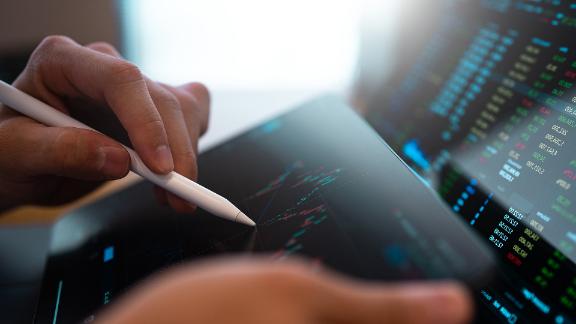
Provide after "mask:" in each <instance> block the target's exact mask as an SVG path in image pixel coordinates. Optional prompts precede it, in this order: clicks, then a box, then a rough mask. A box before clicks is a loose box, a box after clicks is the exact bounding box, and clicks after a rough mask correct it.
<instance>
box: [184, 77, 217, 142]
mask: <svg viewBox="0 0 576 324" xmlns="http://www.w3.org/2000/svg"><path fill="white" fill-rule="evenodd" d="M176 89H177V90H178V91H176V92H177V94H180V95H181V97H179V98H180V99H181V100H182V101H183V102H184V103H186V104H185V105H184V106H185V107H189V108H190V109H185V111H186V112H187V113H188V115H186V117H187V119H186V120H187V121H188V123H191V125H189V126H190V127H191V128H194V127H199V135H203V134H204V133H206V131H207V130H208V121H209V118H210V101H211V99H210V92H209V91H208V88H206V86H205V85H203V84H202V83H198V82H191V83H187V84H184V85H181V86H179V87H177V88H176ZM192 123H193V124H192Z"/></svg>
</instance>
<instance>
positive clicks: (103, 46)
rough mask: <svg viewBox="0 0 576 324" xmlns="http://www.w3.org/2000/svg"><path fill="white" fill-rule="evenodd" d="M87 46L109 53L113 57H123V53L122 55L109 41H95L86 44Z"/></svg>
mask: <svg viewBox="0 0 576 324" xmlns="http://www.w3.org/2000/svg"><path fill="white" fill-rule="evenodd" d="M86 47H87V48H89V49H91V50H94V51H97V52H100V53H103V54H107V55H110V56H113V57H118V58H121V57H122V55H120V52H118V51H117V50H116V48H114V46H112V45H110V44H109V43H106V42H95V43H90V44H88V45H86Z"/></svg>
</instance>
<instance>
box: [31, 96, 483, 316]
mask: <svg viewBox="0 0 576 324" xmlns="http://www.w3.org/2000/svg"><path fill="white" fill-rule="evenodd" d="M199 168H200V176H199V182H200V183H201V184H202V185H204V186H206V187H208V188H210V189H212V190H214V191H216V192H218V193H220V194H222V195H224V196H226V197H227V198H228V199H229V200H230V201H231V202H233V203H234V204H236V205H237V206H238V207H239V208H240V209H241V210H243V211H244V212H245V213H246V214H247V215H248V216H249V217H251V218H252V219H253V220H254V221H255V222H256V223H257V226H256V227H255V228H251V227H247V226H244V225H240V224H235V223H232V222H229V221H225V220H221V219H218V218H216V217H214V216H211V215H208V214H207V213H205V212H203V211H201V210H198V212H197V213H196V214H195V215H180V214H175V213H173V212H172V211H171V210H170V209H169V208H167V207H162V206H159V205H158V204H157V203H156V202H155V200H154V198H153V195H152V192H151V185H149V184H148V183H141V184H138V185H136V186H134V187H131V188H129V189H127V190H124V191H123V192H120V193H118V194H115V195H113V196H110V197H108V198H107V199H105V200H102V201H100V202H97V203H95V204H93V205H90V206H87V207H85V208H82V209H80V210H77V211H75V212H73V213H72V214H70V215H68V216H67V217H65V218H64V219H62V220H61V221H59V222H58V223H57V224H56V225H55V227H54V232H53V240H52V244H51V257H50V259H49V262H48V267H47V274H46V278H45V282H44V287H43V293H42V298H41V300H40V304H39V309H38V310H39V312H38V318H39V319H40V320H41V321H42V320H45V319H48V318H50V319H52V320H54V321H55V322H56V323H67V322H77V321H79V320H83V319H87V320H91V319H93V318H94V314H97V311H98V310H99V309H101V308H102V307H103V306H105V305H106V304H109V303H111V302H114V300H115V299H116V298H118V296H120V295H121V294H122V293H123V292H124V291H126V290H127V289H128V288H129V287H130V286H132V285H133V284H134V283H136V282H138V281H139V280H141V279H143V278H145V277H147V276H149V275H150V274H152V273H154V272H156V271H158V270H159V269H162V268H164V267H167V266H170V265H173V264H176V263H179V262H183V261H189V260H194V259H199V258H203V257H205V256H211V255H218V254H223V253H243V254H255V253H258V254H264V255H265V257H268V258H270V259H271V260H282V259H285V258H288V257H291V256H302V257H306V258H308V259H310V261H311V262H312V263H314V264H317V265H318V266H325V267H329V268H332V269H334V270H337V271H340V272H344V273H346V274H349V275H353V276H356V277H360V278H364V279H368V280H399V279H404V280H409V279H425V278H430V279H432V278H457V279H460V280H463V281H465V282H466V283H468V284H469V285H478V284H481V283H483V282H484V281H485V280H486V279H487V278H488V275H489V272H490V271H489V270H490V268H491V265H492V261H491V255H490V254H489V253H488V252H487V249H485V248H484V247H483V246H482V245H480V244H479V243H478V241H477V239H476V237H475V236H474V234H473V233H471V232H468V230H467V228H466V227H465V226H464V225H463V224H461V222H460V221H459V220H458V219H456V218H454V217H453V215H452V214H451V213H450V212H449V211H448V210H447V209H446V208H445V207H444V205H443V203H441V202H440V200H439V199H438V198H437V197H436V196H435V195H434V193H433V192H432V191H431V190H430V189H429V188H427V186H426V184H425V183H424V182H422V181H421V180H420V179H419V178H418V177H417V176H416V175H415V174H413V173H412V172H411V171H410V170H409V169H408V167H406V166H405V165H404V164H403V162H401V161H400V160H399V159H398V157H397V156H396V155H395V154H394V153H393V152H392V151H391V150H390V149H389V148H388V146H387V145H386V144H385V143H384V142H383V141H382V140H381V139H380V138H379V137H378V135H376V133H375V132H374V131H373V130H372V129H371V128H370V127H369V126H368V125H367V124H366V123H365V122H364V121H363V120H362V119H361V118H360V117H358V116H357V115H356V114H355V113H354V112H353V111H352V110H351V109H350V108H348V107H347V106H346V105H345V104H343V103H342V102H341V101H340V100H339V99H337V98H333V97H325V98H321V99H318V100H315V101H313V102H310V103H308V104H305V105H303V106H302V107H300V108H298V109H295V110H293V111H291V112H289V113H287V114H285V115H283V116H281V117H279V118H276V119H273V120H270V121H268V122H266V123H264V124H263V125H260V126H259V127H256V128H254V129H253V130H251V131H249V132H247V133H245V134H243V135H241V136H239V137H237V138H235V139H233V140H231V141H228V142H226V143H224V144H222V145H220V146H218V147H216V148H214V149H212V150H210V151H208V152H205V153H203V154H202V155H201V156H200V158H199Z"/></svg>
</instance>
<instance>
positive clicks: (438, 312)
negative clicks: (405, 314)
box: [406, 285, 471, 324]
mask: <svg viewBox="0 0 576 324" xmlns="http://www.w3.org/2000/svg"><path fill="white" fill-rule="evenodd" d="M406 293H407V295H408V296H407V297H409V298H410V300H412V301H413V303H414V304H413V305H414V308H415V309H419V310H420V311H422V312H423V314H426V316H425V317H426V318H427V319H429V323H448V324H449V323H454V324H456V323H465V322H467V321H469V320H470V316H471V302H470V300H469V297H468V295H467V294H466V292H465V291H464V290H463V289H461V288H459V287H457V286H455V285H447V286H444V285H442V286H438V285H431V286H429V287H414V288H412V289H410V290H409V291H406Z"/></svg>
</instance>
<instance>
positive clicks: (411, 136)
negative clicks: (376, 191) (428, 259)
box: [367, 0, 576, 323]
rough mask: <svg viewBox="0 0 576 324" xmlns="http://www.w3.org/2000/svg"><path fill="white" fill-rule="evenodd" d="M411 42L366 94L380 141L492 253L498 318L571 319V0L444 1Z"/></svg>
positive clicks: (487, 295)
mask: <svg viewBox="0 0 576 324" xmlns="http://www.w3.org/2000/svg"><path fill="white" fill-rule="evenodd" d="M438 5H440V6H441V11H442V14H441V15H440V17H441V19H440V20H439V21H437V23H436V25H435V26H436V27H435V29H434V30H433V31H432V33H431V35H430V37H429V38H428V39H427V41H426V42H425V43H424V44H423V45H422V47H421V52H420V53H419V54H418V55H417V57H416V58H415V60H414V61H413V62H410V63H409V64H406V65H404V66H409V68H408V69H407V70H406V71H401V72H397V73H396V76H395V77H394V78H393V79H392V80H391V82H390V83H389V84H386V85H385V86H384V87H383V90H382V91H381V92H380V94H378V95H376V96H374V97H373V98H372V99H371V100H369V104H368V106H369V107H368V109H367V111H368V113H367V118H368V120H369V122H370V123H371V124H372V125H373V126H374V127H375V128H376V130H377V131H378V132H379V133H380V134H381V135H382V136H383V137H384V139H385V140H386V141H388V142H389V144H390V145H391V146H392V147H393V148H394V149H395V150H396V151H397V152H398V153H399V154H400V155H401V157H402V158H403V159H405V161H406V162H407V163H408V164H410V165H411V166H412V167H414V169H415V170H417V172H419V173H420V175H421V176H423V177H424V178H425V179H427V180H428V181H429V182H430V183H431V185H432V186H433V187H434V188H435V189H436V190H437V192H438V193H439V195H440V196H441V197H443V199H444V200H445V202H446V203H447V204H448V206H449V207H450V208H451V209H452V210H453V212H454V215H455V217H457V218H460V219H461V220H463V221H464V222H465V223H467V224H469V226H470V227H472V228H474V229H475V230H476V231H477V232H478V233H479V234H480V235H481V236H482V237H483V238H484V239H485V241H486V243H487V244H488V245H489V246H491V247H492V249H493V250H494V251H496V253H497V254H498V255H499V256H500V262H499V263H500V270H501V275H500V280H499V282H498V283H497V284H493V285H489V286H487V287H484V288H483V289H481V290H479V291H478V295H479V296H480V298H481V299H482V300H483V301H484V302H485V308H484V311H487V312H491V313H492V314H493V315H494V316H495V317H496V318H498V319H500V320H502V321H503V322H509V323H515V322H530V321H534V322H537V323H542V322H554V323H573V322H574V321H575V320H576V265H575V262H576V189H575V186H576V91H575V88H574V85H575V82H576V4H574V3H570V2H568V1H561V0H533V1H515V0H502V1H495V0H479V1H442V2H438Z"/></svg>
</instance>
